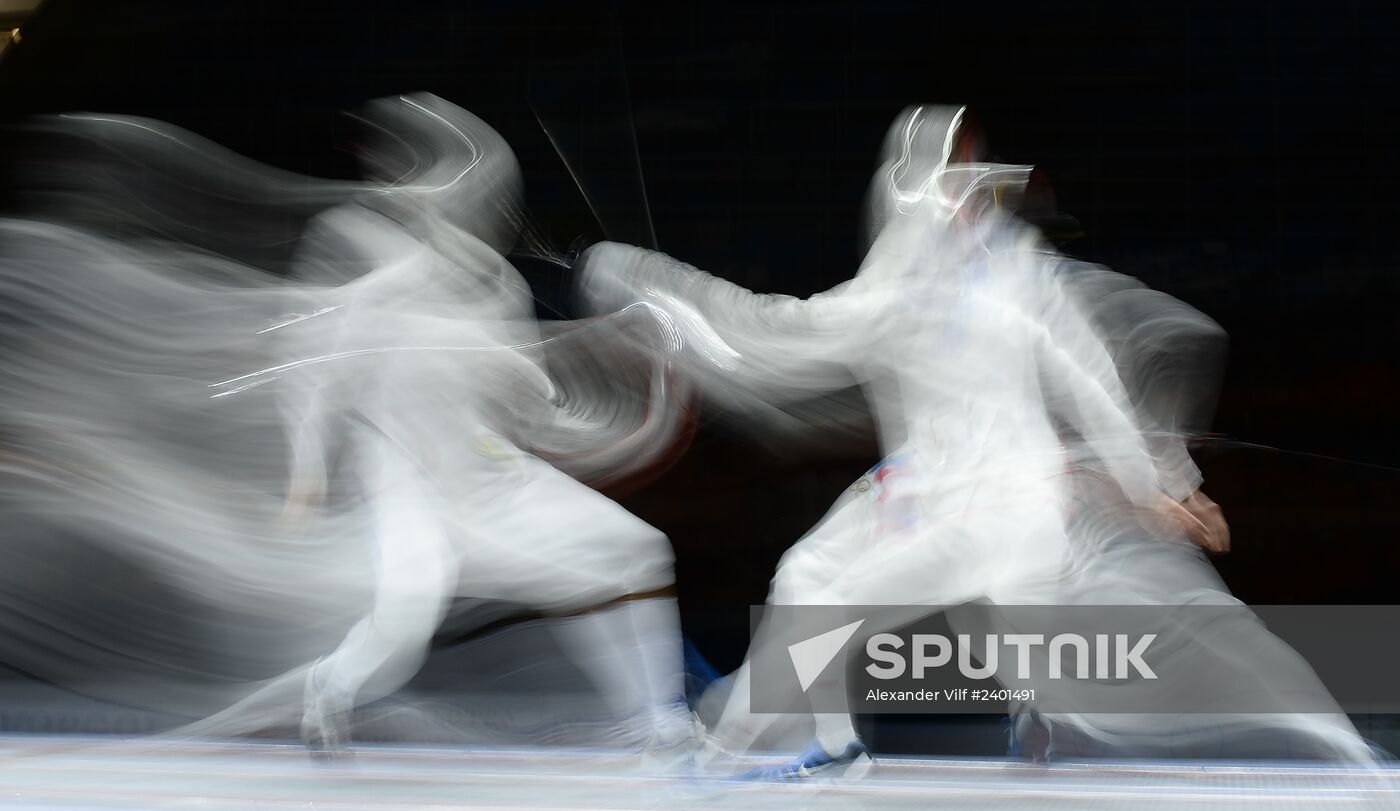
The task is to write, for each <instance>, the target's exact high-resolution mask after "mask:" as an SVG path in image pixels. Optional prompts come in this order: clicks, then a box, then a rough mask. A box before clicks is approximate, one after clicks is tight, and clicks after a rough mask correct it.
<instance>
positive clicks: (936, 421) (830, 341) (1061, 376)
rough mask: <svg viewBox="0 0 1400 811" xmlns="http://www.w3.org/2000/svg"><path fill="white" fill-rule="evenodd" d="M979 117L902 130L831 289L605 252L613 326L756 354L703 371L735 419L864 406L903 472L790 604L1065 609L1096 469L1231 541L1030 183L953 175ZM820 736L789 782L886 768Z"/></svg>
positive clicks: (1194, 527) (963, 168)
mask: <svg viewBox="0 0 1400 811" xmlns="http://www.w3.org/2000/svg"><path fill="white" fill-rule="evenodd" d="M961 115H962V111H961V110H959V109H956V108H937V107H920V108H913V109H911V110H910V111H906V113H905V114H904V115H903V116H901V117H900V119H898V120H897V121H896V124H895V126H894V127H893V128H892V129H891V132H890V137H889V140H888V141H887V144H886V149H885V152H884V157H885V161H884V163H883V165H882V166H881V167H880V170H879V171H878V173H877V175H876V177H875V181H874V184H873V197H874V199H875V201H876V206H875V211H874V214H875V216H876V219H877V220H879V222H878V224H877V229H876V231H877V235H876V237H875V239H874V242H873V245H872V246H871V249H870V251H869V254H868V255H867V256H866V258H865V260H864V262H863V264H862V265H861V268H860V271H859V273H858V274H857V276H856V277H855V278H854V279H852V280H851V281H849V282H847V283H844V284H842V285H840V286H838V287H836V288H835V289H833V290H831V291H829V292H827V293H822V294H819V295H816V296H813V297H812V298H810V299H807V300H798V299H795V298H791V297H787V296H781V295H756V294H753V293H751V292H749V291H747V290H744V289H742V288H740V287H738V286H736V285H733V284H731V283H729V282H726V281H724V280H722V279H719V278H716V277H714V276H711V275H709V274H706V273H703V272H700V271H697V270H696V269H694V268H692V267H689V266H686V265H684V264H682V263H680V262H677V261H675V260H673V259H671V258H669V257H666V256H663V255H660V254H656V253H653V252H650V251H645V250H642V249H637V248H632V247H629V246H622V245H615V244H605V245H600V246H596V247H595V248H593V249H592V250H591V251H590V253H589V254H587V255H586V256H585V260H586V263H585V267H584V274H585V275H584V277H583V282H582V285H583V287H582V292H583V295H584V297H585V298H586V299H587V300H588V301H589V302H591V303H592V305H593V306H594V307H596V308H597V310H598V311H600V312H608V311H612V310H615V309H617V308H619V307H622V306H626V305H628V304H630V303H633V302H636V301H649V302H653V303H655V304H656V305H657V306H662V307H665V306H668V305H671V306H676V305H679V306H682V307H683V308H684V309H685V311H687V312H690V313H693V314H695V316H696V317H699V318H703V319H704V320H705V321H706V322H707V323H708V324H710V325H711V326H712V327H713V328H714V330H715V331H716V332H717V333H718V335H719V336H721V337H722V338H723V340H724V341H725V342H727V344H728V345H729V346H731V347H733V348H734V349H735V350H736V351H737V352H738V353H739V356H740V357H739V359H738V360H737V361H736V363H735V368H736V371H734V372H732V373H726V374H717V373H716V371H715V369H714V367H713V366H712V365H706V364H701V363H697V364H696V365H695V367H694V374H695V375H696V377H697V378H698V379H700V380H701V381H703V382H702V384H701V385H702V386H703V388H704V390H705V392H706V395H707V397H708V398H710V400H711V401H713V402H717V403H718V404H719V405H720V406H721V407H725V408H728V409H729V410H730V411H731V412H732V413H736V414H739V415H741V416H746V417H751V418H755V419H762V418H763V415H764V411H763V409H762V408H761V407H759V406H758V405H756V404H764V403H775V402H782V401H784V400H790V399H796V398H801V397H807V396H811V395H812V394H814V393H818V392H824V391H831V390H834V389H837V388H840V387H843V386H848V385H850V384H851V383H857V384H859V385H860V386H861V387H862V388H863V389H864V391H865V394H866V397H867V400H868V401H869V403H870V406H871V408H872V410H873V411H874V415H875V419H876V422H877V427H878V430H879V435H880V441H881V445H882V449H883V451H884V455H885V458H884V461H882V462H881V464H880V465H879V466H878V467H877V468H876V469H874V470H872V471H871V473H870V474H868V475H867V476H865V477H863V478H862V479H861V480H859V481H857V482H856V484H855V485H853V486H852V487H851V488H850V489H849V490H848V492H847V493H846V494H844V495H843V496H842V497H841V498H840V499H839V500H838V501H837V502H836V504H835V505H833V507H832V508H831V510H830V511H829V512H828V514H827V516H826V517H825V518H823V519H822V521H821V522H820V523H819V524H818V525H817V526H816V527H815V528H814V529H813V530H811V531H810V532H809V533H808V534H807V535H806V536H805V537H804V538H802V539H801V540H800V541H799V542H798V543H797V544H796V545H795V546H793V547H792V548H791V549H790V550H789V551H788V552H787V554H785V555H784V557H783V559H782V561H781V563H780V564H779V567H778V571H777V573H776V575H775V577H774V580H773V585H772V591H771V593H770V596H769V602H770V603H771V604H774V605H910V606H917V605H925V606H955V605H958V604H961V603H965V602H968V601H971V600H987V601H990V602H992V603H1000V604H1004V605H1018V604H1019V605H1036V604H1039V605H1046V604H1053V603H1055V602H1057V601H1062V600H1063V599H1064V593H1065V583H1066V577H1067V573H1076V574H1077V573H1079V572H1082V571H1083V570H1084V569H1085V568H1086V565H1087V564H1088V563H1089V562H1090V561H1092V559H1093V556H1094V555H1095V554H1096V552H1097V550H1098V545H1097V544H1096V543H1094V542H1093V539H1081V538H1075V537H1072V536H1071V535H1070V534H1069V533H1068V532H1067V530H1066V522H1065V509H1066V506H1067V503H1068V501H1069V498H1070V494H1071V489H1070V486H1069V484H1068V482H1069V481H1070V474H1071V473H1072V472H1074V471H1075V470H1076V469H1077V468H1080V467H1083V465H1084V460H1087V459H1092V460H1093V465H1094V467H1095V469H1097V470H1099V471H1101V473H1102V475H1103V478H1105V479H1106V480H1107V481H1108V482H1109V484H1108V485H1107V486H1108V487H1111V488H1112V489H1113V491H1114V492H1115V493H1116V494H1118V496H1116V497H1117V498H1120V499H1121V505H1120V506H1119V507H1117V508H1115V509H1117V511H1118V512H1119V513H1120V514H1121V515H1124V516H1127V518H1128V520H1129V521H1131V522H1132V523H1133V524H1134V525H1135V526H1137V525H1143V524H1145V525H1146V526H1147V527H1149V528H1151V529H1153V530H1155V531H1157V532H1159V533H1163V534H1166V533H1170V532H1172V531H1176V532H1178V533H1180V532H1182V531H1183V530H1185V531H1189V532H1192V533H1194V534H1195V537H1197V538H1198V540H1200V542H1202V543H1215V542H1217V541H1218V534H1217V535H1212V533H1211V528H1210V527H1208V526H1207V525H1206V521H1203V520H1202V518H1201V517H1200V516H1198V515H1195V514H1193V513H1192V509H1197V510H1208V509H1209V508H1210V506H1211V505H1209V504H1207V503H1205V502H1204V501H1197V502H1196V503H1194V504H1190V503H1188V504H1187V505H1183V504H1182V503H1181V502H1182V501H1183V500H1186V501H1188V502H1190V500H1191V498H1192V494H1193V492H1194V491H1195V488H1196V485H1197V484H1198V483H1199V478H1198V476H1197V475H1196V474H1195V472H1194V466H1192V468H1191V469H1190V470H1187V471H1183V470H1177V469H1173V470H1170V471H1168V469H1167V467H1168V466H1164V465H1163V459H1164V458H1165V455H1164V454H1163V453H1162V452H1161V451H1160V450H1158V451H1157V455H1156V456H1154V448H1153V447H1150V445H1149V443H1148V441H1147V439H1146V437H1145V436H1144V432H1143V430H1142V427H1141V425H1140V423H1139V419H1138V415H1137V414H1136V412H1135V408H1134V405H1133V403H1132V402H1131V400H1130V397H1129V396H1128V393H1127V391H1126V390H1125V387H1124V385H1123V382H1122V380H1121V379H1120V377H1119V371H1118V369H1117V368H1116V366H1115V362H1114V358H1113V357H1112V356H1111V354H1110V352H1109V351H1108V350H1107V348H1106V346H1105V343H1104V341H1103V340H1102V338H1101V336H1100V335H1099V334H1098V333H1097V332H1096V330H1095V329H1094V327H1093V325H1092V324H1091V320H1090V318H1089V317H1088V315H1087V314H1086V313H1085V312H1084V308H1083V306H1082V302H1083V299H1082V298H1081V297H1078V296H1076V295H1074V294H1072V292H1071V289H1070V287H1069V285H1068V284H1067V282H1066V279H1065V277H1064V276H1063V275H1062V274H1060V273H1058V272H1056V269H1055V266H1056V264H1057V262H1056V257H1055V255H1054V253H1053V252H1052V251H1050V250H1049V249H1048V248H1047V247H1046V246H1045V245H1044V244H1043V243H1042V242H1041V240H1040V238H1039V236H1038V234H1037V233H1036V232H1034V231H1033V229H1030V228H1028V227H1025V226H1023V225H1020V224H1019V223H1017V222H1016V221H1015V220H1014V219H1012V218H1010V217H1009V216H1007V215H1006V214H1005V213H1004V212H1003V211H1002V210H1001V208H1000V206H999V203H1000V200H1001V198H1002V196H1003V195H1005V194H1007V193H1009V192H1014V191H1015V190H1016V189H1017V188H1018V187H1019V186H1020V185H1021V184H1022V183H1023V182H1024V180H1025V178H1026V176H1027V174H1028V172H1029V169H1028V167H1017V166H1004V165H996V164H987V163H977V162H972V161H966V160H954V159H953V158H954V155H955V154H956V153H955V150H956V149H957V148H958V143H957V135H958V131H959V121H960V118H961ZM1157 457H1163V459H1159V458H1157ZM1173 458H1174V460H1175V462H1176V463H1177V464H1178V466H1179V465H1180V464H1181V463H1182V460H1181V458H1180V454H1177V455H1175V456H1174V457H1173ZM1184 464H1187V465H1189V457H1187V458H1186V460H1185V463H1184ZM1205 517H1206V518H1207V519H1209V516H1205ZM829 628H830V626H829V625H828V626H827V627H823V628H819V629H816V628H814V629H812V630H813V631H814V632H818V631H824V630H829ZM873 630H874V629H871V628H868V627H866V628H863V629H862V631H863V632H864V633H869V632H872V631H873ZM763 636H764V632H763V630H760V631H759V639H760V640H761V639H762V638H763ZM799 636H800V635H799ZM756 644H761V642H760V643H756ZM825 672H826V674H828V675H826V676H824V677H823V678H821V679H818V681H817V683H816V684H814V685H813V686H812V688H811V690H812V691H818V690H825V691H828V692H832V693H843V692H844V686H843V684H842V683H841V682H842V680H843V677H842V676H839V675H833V674H841V673H843V668H842V667H841V664H840V660H839V659H838V661H837V663H835V664H832V665H831V666H829V667H828V668H827V670H826V671H825ZM749 677H750V672H749V666H748V664H747V663H746V665H745V666H744V667H743V668H741V670H740V671H739V673H738V674H737V676H736V679H735V682H734V685H733V690H732V693H731V698H730V702H729V705H728V706H727V707H726V709H725V712H724V714H723V716H722V718H721V720H720V722H719V725H718V727H717V728H716V730H715V734H716V735H717V736H718V737H719V739H720V741H721V742H722V743H724V744H725V745H727V746H729V747H731V748H734V749H737V750H742V749H747V748H748V747H749V746H751V745H752V744H753V743H754V741H755V740H756V739H757V738H758V736H759V735H760V733H761V732H762V731H763V730H764V728H765V727H766V726H767V725H768V724H770V723H771V722H772V721H774V720H775V718H774V717H773V716H771V715H766V714H758V713H754V712H751V711H750V708H749V706H748V701H749V695H750V691H749ZM823 682H826V684H825V685H824V684H823ZM793 689H794V690H796V689H797V688H796V686H794V687H793ZM823 703H824V705H825V706H831V702H830V700H827V701H824V702H823ZM1342 721H1343V723H1341V724H1340V726H1339V728H1338V731H1339V732H1340V734H1341V737H1342V738H1343V739H1344V744H1343V747H1342V748H1344V749H1346V748H1348V747H1349V749H1348V751H1349V753H1350V754H1353V755H1356V754H1357V753H1359V752H1361V751H1362V750H1364V747H1362V746H1357V745H1353V744H1359V740H1358V739H1356V738H1355V736H1354V731H1353V732H1352V733H1351V735H1350V736H1349V737H1348V735H1347V732H1348V731H1347V730H1346V729H1345V726H1347V725H1345V724H1344V719H1342ZM816 732H817V736H816V741H815V742H814V744H813V746H812V747H811V748H810V749H809V750H808V751H807V752H806V753H804V754H803V755H802V756H801V757H799V758H798V760H797V761H796V762H794V763H793V764H790V765H789V766H786V767H782V768H780V769H778V770H776V771H774V772H773V775H774V776H780V777H790V776H803V775H806V774H810V773H813V772H815V771H817V770H820V769H823V768H829V767H832V766H838V765H846V766H849V767H850V768H853V769H859V768H863V767H864V765H865V764H866V763H868V757H867V756H866V753H865V750H864V747H863V745H862V744H861V743H860V741H859V738H858V736H857V735H856V734H855V731H854V728H853V726H852V725H851V723H850V718H849V715H848V714H845V713H825V712H823V713H818V714H817V715H816ZM1358 756H1362V755H1358Z"/></svg>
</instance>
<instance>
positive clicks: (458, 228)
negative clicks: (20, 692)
mask: <svg viewBox="0 0 1400 811" xmlns="http://www.w3.org/2000/svg"><path fill="white" fill-rule="evenodd" d="M361 118H362V120H363V121H364V122H366V124H367V125H368V127H369V129H370V131H371V135H372V140H371V142H370V143H369V144H368V145H367V148H366V152H365V161H366V170H367V173H368V175H369V179H368V180H366V181H364V182H345V181H333V180H319V179H315V178H306V177H300V176H296V175H293V174H291V173H287V172H282V171H279V170H275V169H272V168H270V167H265V166H261V165H259V164H256V163H255V162H253V161H250V160H248V159H246V158H242V157H240V156H237V155H234V154H233V153H231V152H228V151H227V150H224V149H222V148H221V147H218V146H216V145H214V144H212V143H209V142H207V141H205V140H203V139H200V138H198V137H197V136H194V135H191V134H190V133H186V132H183V131H181V130H178V129H176V128H174V127H171V126H168V125H165V124H162V123H160V122H154V121H148V120H142V119H130V118H121V117H114V116H96V115H72V116H63V117H58V118H54V119H48V120H44V121H40V122H37V123H35V124H34V125H33V128H34V129H35V130H37V131H38V132H39V133H41V134H42V135H43V136H44V137H45V139H46V140H45V142H46V145H47V148H49V149H51V150H53V151H54V152H55V155H56V156H55V157H54V158H53V159H50V160H49V161H47V162H46V163H38V164H34V165H33V168H32V170H31V171H30V175H31V177H30V179H29V180H28V185H27V189H26V191H27V194H28V197H27V199H28V202H29V204H30V211H31V212H32V213H31V215H30V217H29V218H28V219H8V220H0V347H3V350H4V351H3V353H2V354H0V511H2V512H0V520H3V521H4V523H5V525H6V527H7V532H6V550H5V552H6V566H5V567H3V574H0V653H2V654H3V656H4V659H3V660H4V661H5V663H6V664H7V665H11V666H14V667H17V668H19V669H21V670H23V671H25V672H28V673H30V674H33V675H36V676H38V677H40V678H43V679H46V680H48V681H51V682H55V683H58V684H60V685H63V686H65V687H68V688H71V689H74V690H78V691H80V692H85V693H87V694H89V695H91V696H94V697H96V698H100V699H103V700H106V701H111V702H116V703H119V704H122V705H127V706H135V707H143V708H147V709H155V710H159V711H161V712H164V713H166V714H167V715H168V717H169V718H170V720H171V722H172V723H180V722H190V721H197V722H198V723H196V724H195V725H193V726H190V727H188V728H186V730H187V731H190V732H196V731H197V732H201V733H208V734H232V733H237V732H242V731H249V730H252V729H256V728H259V727H263V726H266V725H269V724H272V725H279V726H280V727H281V728H284V729H285V728H286V727H287V726H289V725H290V726H295V725H296V723H297V722H298V720H299V719H300V718H301V712H302V700H303V690H304V687H305V686H306V684H307V683H308V679H307V674H308V673H309V672H311V665H312V663H313V662H314V661H316V660H317V659H322V658H323V657H324V661H329V662H331V663H332V665H333V666H329V667H328V668H327V667H323V668H322V669H323V670H328V672H329V674H330V677H331V678H332V680H333V681H335V684H332V685H330V686H329V687H328V689H330V690H332V691H334V690H339V691H341V693H340V694H338V696H330V699H334V700H342V699H344V700H348V701H349V702H351V703H352V704H353V703H354V702H355V701H357V700H358V701H361V702H363V701H369V700H372V699H374V698H376V697H378V696H382V695H386V694H388V693H389V692H392V691H393V690H394V689H395V688H397V687H398V686H399V685H400V684H402V683H403V682H404V681H405V680H407V678H408V677H409V676H411V675H412V674H413V672H414V670H415V669H416V667H417V663H418V662H419V661H420V660H421V658H422V656H423V655H424V653H425V652H426V649H427V645H428V643H429V641H430V639H431V638H432V635H433V633H434V632H435V631H436V629H437V627H438V624H439V622H440V621H441V620H442V619H443V617H444V615H445V614H446V613H447V611H448V608H449V605H450V602H451V601H452V600H453V599H454V598H456V597H471V598H475V599H477V600H485V601H496V602H500V603H510V604H514V605H519V606H525V607H529V608H532V609H536V610H542V611H573V610H580V609H583V608H587V607H589V606H592V605H595V604H598V603H601V602H605V601H607V600H611V599H615V598H618V597H622V596H624V595H627V594H629V593H633V592H647V591H651V590H655V589H659V588H663V587H665V586H668V585H669V584H670V582H671V577H672V575H671V552H670V549H669V546H668V544H667V542H666V540H665V537H664V536H663V535H661V533H659V532H657V531H656V530H654V529H652V528H650V527H648V526H646V525H645V524H644V523H642V522H641V521H639V520H637V519H635V518H633V517H632V516H630V515H628V514H627V513H625V511H623V510H622V509H621V508H619V507H617V506H616V505H615V504H613V503H612V502H611V501H609V500H607V499H606V498H604V497H602V496H600V495H598V494H597V493H595V492H593V491H591V490H589V489H588V488H587V487H585V486H583V485H581V484H579V483H577V482H576V481H574V480H573V479H571V478H569V477H568V476H566V475H564V474H563V473H561V472H560V471H559V470H557V469H556V468H555V467H551V466H550V464H547V463H546V462H545V461H542V460H541V457H543V458H545V459H548V460H549V461H550V462H553V463H554V464H555V465H557V466H558V467H559V468H562V469H564V470H567V471H569V472H570V473H573V474H575V475H577V476H579V477H581V478H587V479H591V480H594V481H598V482H603V483H607V482H614V481H618V480H621V479H626V478H628V477H631V476H635V475H637V474H639V473H643V472H646V471H647V470H648V469H649V468H650V467H651V466H653V465H655V464H657V463H659V462H661V461H664V460H666V459H667V458H669V456H670V455H672V454H673V451H674V447H673V446H674V445H675V443H676V441H677V439H678V438H679V437H681V436H682V435H683V433H684V431H685V430H686V429H687V426H688V424H689V418H688V416H687V412H686V410H685V409H684V408H683V406H684V399H685V398H686V397H687V396H688V395H687V393H686V392H687V389H686V387H685V386H684V385H677V384H676V383H675V382H673V377H674V376H673V375H672V374H671V372H670V371H669V368H668V363H669V361H668V360H667V359H668V358H672V357H677V356H679V355H681V354H683V353H685V352H686V351H687V350H688V348H690V342H691V341H698V342H700V343H699V349H700V351H701V352H703V353H706V356H707V357H713V358H714V363H716V364H720V365H723V364H725V363H728V362H730V360H731V359H732V357H733V355H734V353H733V351H732V350H729V349H728V348H727V347H725V346H724V344H723V341H721V340H719V339H718V337H717V336H715V335H714V334H713V333H707V332H706V326H705V324H704V322H703V319H699V318H698V317H696V316H695V315H693V314H691V313H688V312H687V311H686V310H685V308H684V307H679V306H677V307H664V308H663V307H659V306H656V305H652V304H648V305H638V306H637V307H634V308H630V309H628V310H626V311H625V312H623V313H621V314H618V315H614V316H610V317H608V318H603V319H595V320H592V321H589V322H581V323H570V324H556V325H552V326H550V327H548V328H547V332H548V334H547V335H542V334H541V329H540V326H539V324H537V323H536V321H535V320H534V317H533V312H534V310H533V301H532V299H531V297H530V292H529V288H528V285H527V284H526V283H525V281H524V280H523V279H522V278H521V277H520V275H519V274H518V273H517V272H516V271H515V269H514V268H513V267H511V265H510V263H509V262H508V261H507V260H506V259H505V253H507V252H508V251H509V250H510V249H511V247H512V246H513V244H514V243H515V241H516V239H517V237H518V235H519V234H520V232H521V229H522V228H524V227H525V221H524V214H523V208H522V205H523V204H522V200H521V193H522V183H521V178H520V172H519V167H518V166H517V164H516V160H515V157H514V155H513V154H512V153H511V151H510V149H509V147H508V146H507V145H506V144H505V142H504V140H503V139H502V138H501V137H500V135H499V134H497V133H496V132H495V131H494V130H493V129H491V128H490V127H489V126H487V125H486V124H485V123H484V122H482V121H481V120H480V119H478V118H476V117H475V116H473V115H471V114H470V113H467V112H466V111H464V110H461V109H459V108H457V107H455V106H453V105H451V104H449V103H447V102H445V101H443V100H441V99H438V98H435V97H433V96H429V95H416V96H412V97H397V98H393V99H386V100H381V101H377V102H374V103H372V104H370V105H369V106H368V107H367V108H366V109H365V110H364V111H363V112H362V113H361ZM578 548H582V549H586V550H587V552H586V554H584V555H579V554H574V553H572V552H571V551H570V550H573V549H578ZM84 561H94V562H93V563H84ZM100 561H108V562H109V563H108V564H107V565H108V567H109V570H110V571H112V572H121V573H123V574H122V576H123V577H126V578H128V579H129V582H128V583H126V584H124V585H125V587H122V584H118V585H115V586H106V585H104V586H102V587H100V588H99V589H98V591H97V593H95V594H85V593H83V592H84V589H83V588H82V587H81V585H80V584H75V582H74V581H73V579H72V578H74V577H79V576H81V575H82V573H83V572H86V571H89V569H90V568H91V567H92V566H94V565H98V563H97V562H100ZM104 582H105V581H104ZM322 686H323V685H316V687H317V689H320V687H322ZM312 692H313V693H314V692H315V691H314V690H313V691H312ZM313 698H314V696H313ZM330 699H328V700H330ZM313 703H314V702H313ZM564 714H565V715H568V713H567V712H565V713H564Z"/></svg>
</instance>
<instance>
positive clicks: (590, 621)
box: [555, 592, 694, 746]
mask: <svg viewBox="0 0 1400 811" xmlns="http://www.w3.org/2000/svg"><path fill="white" fill-rule="evenodd" d="M555 627H556V633H557V635H558V638H559V641H560V643H561V645H562V646H563V647H564V649H565V652H566V653H567V654H568V655H569V657H570V659H572V660H573V661H574V663H575V664H576V665H578V666H579V667H580V668H581V669H583V670H584V672H585V673H586V674H587V675H588V677H589V678H590V680H592V681H593V683H594V684H595V686H596V687H597V688H598V690H599V691H600V692H601V693H602V694H603V697H604V701H605V702H606V703H607V705H608V708H609V710H610V711H611V713H612V715H613V716H614V717H615V718H617V719H618V720H619V721H620V722H621V727H620V728H619V729H618V730H616V731H615V734H614V735H613V736H611V737H613V738H614V739H615V740H616V741H617V742H618V743H622V744H626V745H637V746H642V745H648V744H650V745H653V746H655V745H660V746H668V745H671V744H675V743H679V742H681V741H683V740H685V739H687V738H689V737H691V736H692V735H694V723H693V720H692V717H691V715H690V712H689V711H688V709H687V708H686V706H685V673H684V662H683V657H682V653H681V638H680V618H679V614H678V612H677V610H676V601H675V598H674V597H671V596H669V594H667V593H665V592H650V593H646V594H639V595H629V596H628V597H626V598H623V599H621V600H617V601H614V602H612V603H608V604H607V605H604V606H600V607H598V608H596V609H595V610H592V611H588V612H585V613H582V614H578V615H575V616H572V617H569V618H567V619H565V620H562V621H561V622H560V623H558V624H557V625H556V626H555Z"/></svg>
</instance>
